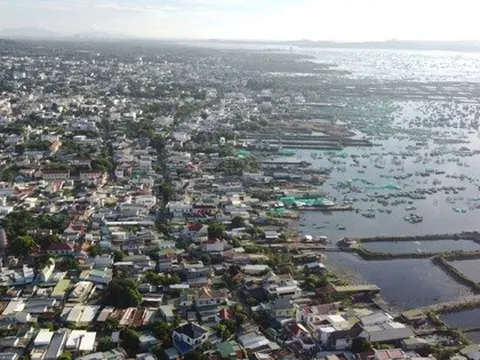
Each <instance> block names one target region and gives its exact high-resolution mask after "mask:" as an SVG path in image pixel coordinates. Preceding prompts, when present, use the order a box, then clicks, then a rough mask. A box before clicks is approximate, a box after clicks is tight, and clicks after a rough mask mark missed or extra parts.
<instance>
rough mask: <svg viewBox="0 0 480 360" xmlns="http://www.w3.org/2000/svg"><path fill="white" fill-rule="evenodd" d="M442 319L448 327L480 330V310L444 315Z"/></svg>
mask: <svg viewBox="0 0 480 360" xmlns="http://www.w3.org/2000/svg"><path fill="white" fill-rule="evenodd" d="M440 319H441V320H442V321H443V322H445V323H446V324H447V325H450V326H453V327H458V328H460V329H473V328H480V309H473V310H465V311H460V312H455V313H450V314H442V315H441V316H440Z"/></svg>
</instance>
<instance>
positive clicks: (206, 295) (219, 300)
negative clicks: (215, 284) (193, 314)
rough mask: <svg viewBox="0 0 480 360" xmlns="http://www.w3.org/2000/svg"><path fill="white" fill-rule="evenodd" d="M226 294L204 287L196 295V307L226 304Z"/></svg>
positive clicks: (222, 291)
mask: <svg viewBox="0 0 480 360" xmlns="http://www.w3.org/2000/svg"><path fill="white" fill-rule="evenodd" d="M227 299H228V298H227V294H226V292H225V291H224V290H212V289H211V288H209V287H206V286H204V287H203V288H201V289H200V290H199V291H198V293H197V298H196V305H197V307H202V306H210V305H220V304H225V303H226V302H227Z"/></svg>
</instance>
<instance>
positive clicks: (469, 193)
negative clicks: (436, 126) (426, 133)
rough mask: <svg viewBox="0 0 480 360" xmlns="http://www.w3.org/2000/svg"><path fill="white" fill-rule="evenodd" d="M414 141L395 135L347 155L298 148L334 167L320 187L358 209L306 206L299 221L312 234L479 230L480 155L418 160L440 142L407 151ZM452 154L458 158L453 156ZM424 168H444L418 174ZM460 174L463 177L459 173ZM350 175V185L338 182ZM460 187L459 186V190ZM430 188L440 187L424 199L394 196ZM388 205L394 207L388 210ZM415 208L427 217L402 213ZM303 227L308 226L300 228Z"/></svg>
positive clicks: (319, 162)
mask: <svg viewBox="0 0 480 360" xmlns="http://www.w3.org/2000/svg"><path fill="white" fill-rule="evenodd" d="M477 140H478V139H477ZM412 143H413V141H408V140H398V139H397V140H395V139H391V140H388V141H383V142H382V144H383V146H382V148H383V150H382V149H379V148H377V147H374V148H346V149H345V150H344V151H343V153H345V154H347V157H346V158H333V157H331V155H328V154H327V153H325V152H318V151H317V152H315V151H308V150H299V151H297V154H298V156H299V158H301V159H304V160H306V161H309V162H311V163H312V164H313V167H315V168H328V169H331V170H332V171H331V174H330V176H329V178H328V179H327V181H326V183H325V184H324V186H323V187H322V191H324V192H325V193H326V196H327V197H328V198H330V199H336V201H337V202H340V203H341V202H350V203H352V205H353V206H354V208H355V209H358V213H355V212H349V213H331V214H322V213H319V212H305V213H302V214H301V218H300V223H303V224H305V226H307V227H309V228H310V229H314V230H313V231H314V233H312V234H311V235H326V236H329V237H333V238H340V237H343V236H350V237H367V236H369V237H370V236H393V235H402V234H405V235H422V234H431V233H453V232H461V231H466V230H476V229H477V226H476V223H477V219H478V216H479V214H480V210H479V209H478V207H479V205H480V202H479V200H480V199H479V191H478V186H479V181H478V175H477V172H476V169H478V168H479V167H480V156H479V155H473V156H469V157H458V159H456V157H455V155H452V154H451V153H447V154H445V155H439V156H435V157H430V156H429V157H422V160H420V161H419V159H418V154H422V155H423V154H424V153H425V152H428V153H430V152H431V151H434V150H435V151H436V150H437V149H438V147H436V146H435V145H434V144H433V143H430V144H428V145H427V146H426V149H425V150H420V151H418V152H411V151H410V152H408V150H407V149H408V146H412ZM478 143H479V141H477V143H476V145H477V146H478V145H479V144H478ZM460 146H461V145H451V146H450V147H451V149H452V150H451V151H456V150H455V149H457V148H460ZM312 154H316V155H317V157H312ZM352 155H354V156H357V159H358V161H359V165H356V164H355V163H354V162H353V159H352V157H351V156H352ZM313 156H315V155H313ZM320 157H321V158H320ZM452 159H454V160H458V161H457V162H453V161H451V160H452ZM449 160H450V161H449ZM459 163H461V166H460V165H459ZM426 169H434V170H437V171H439V172H442V174H438V175H436V174H431V175H430V176H428V177H422V176H420V175H419V174H420V173H423V172H425V170H426ZM359 170H360V171H359ZM408 173H410V174H412V176H411V177H409V178H407V179H395V177H401V176H404V175H406V174H408ZM460 176H464V178H462V179H460V178H459V177H460ZM352 179H354V180H355V181H356V182H354V183H353V186H352V188H349V189H344V188H338V184H339V183H340V182H348V181H352ZM358 179H360V180H362V181H367V182H369V183H371V184H374V185H384V184H388V183H395V184H397V185H398V186H399V190H371V189H369V188H368V186H367V185H365V184H364V183H362V182H361V181H358ZM451 186H453V187H455V188H456V190H455V191H451V190H448V191H446V190H442V188H444V187H451ZM460 187H461V190H458V188H460ZM432 188H435V189H436V190H438V191H437V192H436V193H432V194H425V199H411V198H407V197H396V195H397V194H400V193H408V194H411V193H414V192H415V191H418V190H421V191H424V190H429V189H432ZM379 196H387V197H389V198H388V199H387V202H388V205H386V206H385V205H383V204H380V203H379V202H378V200H379ZM413 208H414V209H413ZM412 209H413V210H412ZM387 210H388V211H391V213H390V214H389V213H387ZM368 212H373V213H374V214H375V218H366V217H364V216H362V214H365V213H368ZM411 213H415V214H418V215H420V216H422V217H423V222H421V223H417V224H410V223H408V222H406V221H405V220H404V217H405V216H408V215H409V214H411ZM338 225H343V226H345V227H346V230H345V231H342V232H339V231H338ZM299 229H300V230H301V231H304V230H303V229H302V228H299Z"/></svg>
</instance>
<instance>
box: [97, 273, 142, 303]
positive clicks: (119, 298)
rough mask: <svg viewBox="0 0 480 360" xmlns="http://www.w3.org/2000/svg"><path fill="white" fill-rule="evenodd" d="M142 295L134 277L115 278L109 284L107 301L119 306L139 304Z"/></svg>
mask: <svg viewBox="0 0 480 360" xmlns="http://www.w3.org/2000/svg"><path fill="white" fill-rule="evenodd" d="M141 302H142V295H140V293H139V292H138V289H137V285H136V283H135V281H134V280H132V279H114V280H112V281H111V282H110V284H108V288H107V292H106V295H105V303H106V304H108V305H111V306H115V307H119V308H123V309H125V308H128V307H136V306H139V305H140V303H141Z"/></svg>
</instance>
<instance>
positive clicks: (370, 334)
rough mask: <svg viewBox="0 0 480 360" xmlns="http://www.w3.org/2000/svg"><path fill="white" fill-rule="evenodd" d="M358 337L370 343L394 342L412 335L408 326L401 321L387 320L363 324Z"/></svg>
mask: <svg viewBox="0 0 480 360" xmlns="http://www.w3.org/2000/svg"><path fill="white" fill-rule="evenodd" d="M359 336H360V337H362V338H364V339H366V340H368V341H370V342H372V343H396V342H399V341H400V340H404V339H408V338H411V337H414V336H415V334H414V332H413V331H412V329H410V328H409V327H407V326H405V325H404V324H402V323H399V322H394V321H389V322H385V323H382V324H376V325H369V326H363V331H362V332H361V333H360V334H359Z"/></svg>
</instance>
